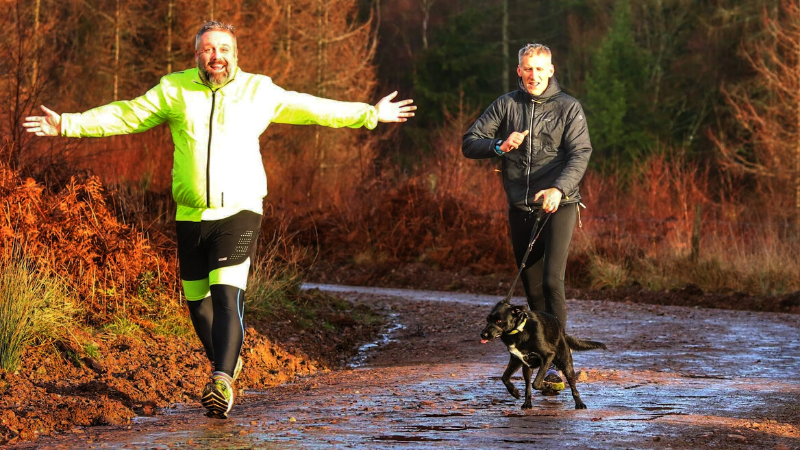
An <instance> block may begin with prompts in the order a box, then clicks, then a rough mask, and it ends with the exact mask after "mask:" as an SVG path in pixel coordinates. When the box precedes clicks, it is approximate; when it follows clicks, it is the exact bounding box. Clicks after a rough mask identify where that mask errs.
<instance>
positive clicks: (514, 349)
mask: <svg viewBox="0 0 800 450" xmlns="http://www.w3.org/2000/svg"><path fill="white" fill-rule="evenodd" d="M508 353H511V354H512V355H514V356H516V357H517V359H519V360H520V361H522V364H525V365H526V366H527V365H528V363H527V362H525V355H523V354H522V352H520V351H519V350H517V346H515V345H514V344H511V345H509V346H508Z"/></svg>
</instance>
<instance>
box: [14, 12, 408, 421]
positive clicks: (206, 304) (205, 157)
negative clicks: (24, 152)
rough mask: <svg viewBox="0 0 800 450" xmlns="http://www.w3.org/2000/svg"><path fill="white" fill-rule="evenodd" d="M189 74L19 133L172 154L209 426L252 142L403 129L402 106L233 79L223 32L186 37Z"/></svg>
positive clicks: (229, 343) (246, 235)
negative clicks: (171, 148)
mask: <svg viewBox="0 0 800 450" xmlns="http://www.w3.org/2000/svg"><path fill="white" fill-rule="evenodd" d="M195 58H196V62H197V68H196V69H190V70H185V71H182V72H176V73H172V74H169V75H167V76H165V77H163V78H162V79H161V82H160V83H159V84H158V85H157V86H155V87H154V88H152V89H150V90H149V91H148V92H147V93H145V94H144V95H143V96H141V97H138V98H135V99H133V100H129V101H118V102H113V103H110V104H108V105H104V106H100V107H98V108H94V109H91V110H89V111H86V112H84V113H80V114H63V115H59V114H57V113H56V112H54V111H51V110H49V109H48V108H46V107H45V106H41V109H42V111H44V114H45V115H44V116H31V117H27V118H26V119H25V120H26V121H25V123H23V126H24V127H25V128H27V131H28V132H31V133H35V134H36V135H37V136H66V137H101V136H111V135H118V134H130V133H139V132H142V131H145V130H148V129H150V128H152V127H154V126H156V125H159V124H162V123H164V122H166V123H167V124H168V125H169V127H170V130H171V132H172V139H173V142H174V143H175V153H174V163H173V164H174V166H173V169H172V195H173V198H174V199H175V201H176V202H177V204H178V208H177V217H176V228H177V236H178V258H179V261H180V267H181V282H182V284H183V290H184V294H185V295H186V298H187V300H189V302H188V304H189V312H190V316H191V318H192V324H193V325H194V328H195V331H196V332H197V335H198V337H199V338H200V341H201V342H202V343H203V347H204V348H205V351H206V354H207V356H208V358H209V361H211V362H212V364H213V366H214V371H213V374H212V376H211V380H210V381H209V383H208V384H207V385H206V386H205V387H204V389H203V393H202V397H201V399H202V403H203V406H205V407H206V409H207V410H208V415H209V416H211V417H221V418H225V417H227V414H228V412H229V411H230V409H231V407H232V406H233V400H234V398H233V397H234V396H233V388H232V387H231V386H232V384H233V382H234V381H235V380H236V378H237V377H238V375H239V372H240V371H241V367H242V361H241V358H240V357H239V354H240V352H241V348H242V344H243V342H244V324H243V322H242V318H243V310H244V291H245V289H246V287H247V273H248V270H249V268H250V264H251V262H252V259H253V257H254V251H255V248H256V240H257V238H258V234H259V231H260V229H261V214H262V200H263V197H264V196H265V195H266V194H267V177H266V174H265V172H264V166H263V163H262V160H261V153H260V147H259V142H258V138H259V136H260V135H261V134H262V133H263V132H264V130H265V129H266V128H267V126H268V125H269V124H270V123H271V122H275V123H287V124H317V125H323V126H329V127H334V128H339V127H352V128H358V127H362V126H363V127H366V128H368V129H373V128H375V127H376V126H377V124H378V122H405V121H406V120H407V119H408V118H409V117H413V116H414V112H413V111H414V110H415V109H416V106H413V105H411V104H412V103H413V101H412V100H403V101H399V102H392V100H393V99H394V97H395V96H396V94H397V93H396V92H395V93H392V94H390V95H388V96H386V97H384V98H383V99H381V101H380V102H378V104H377V105H375V106H372V105H368V104H365V103H351V102H339V101H334V100H327V99H322V98H318V97H313V96H311V95H307V94H300V93H297V92H288V91H285V90H283V89H282V88H280V87H278V86H276V85H275V84H273V83H272V81H271V80H270V78H269V77H266V76H263V75H255V74H250V73H246V72H244V71H242V70H241V69H239V67H238V64H237V62H238V52H237V46H236V36H235V34H234V29H233V26H231V25H227V24H223V23H220V22H214V21H211V22H206V23H205V24H203V25H202V27H201V28H200V31H199V32H198V33H197V36H196V37H195Z"/></svg>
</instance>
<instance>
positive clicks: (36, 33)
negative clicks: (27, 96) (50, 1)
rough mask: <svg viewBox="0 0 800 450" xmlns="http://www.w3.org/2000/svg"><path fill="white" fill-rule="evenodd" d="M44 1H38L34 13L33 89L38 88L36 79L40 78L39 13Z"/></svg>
mask: <svg viewBox="0 0 800 450" xmlns="http://www.w3.org/2000/svg"><path fill="white" fill-rule="evenodd" d="M41 6H42V0H36V7H35V9H34V13H33V39H34V42H35V43H36V45H35V47H34V52H33V68H32V70H31V87H34V86H36V79H37V78H39V55H40V51H41V48H42V47H41V45H39V43H40V42H41V39H40V38H39V12H40V11H41Z"/></svg>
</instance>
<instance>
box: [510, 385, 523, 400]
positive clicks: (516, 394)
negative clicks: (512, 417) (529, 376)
mask: <svg viewBox="0 0 800 450" xmlns="http://www.w3.org/2000/svg"><path fill="white" fill-rule="evenodd" d="M508 393H509V394H511V396H512V397H514V398H515V399H517V400H519V399H521V398H522V396H521V395H520V394H519V389H517V388H514V389H513V390H511V389H509V390H508Z"/></svg>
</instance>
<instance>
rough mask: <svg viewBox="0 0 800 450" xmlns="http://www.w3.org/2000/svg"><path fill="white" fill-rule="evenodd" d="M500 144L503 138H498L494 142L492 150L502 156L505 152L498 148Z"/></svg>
mask: <svg viewBox="0 0 800 450" xmlns="http://www.w3.org/2000/svg"><path fill="white" fill-rule="evenodd" d="M501 145H503V140H502V139H498V140H497V141H496V142H495V143H494V152H495V153H497V154H498V155H499V156H503V155H505V154H506V153H505V152H504V151H502V150H500V146H501Z"/></svg>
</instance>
